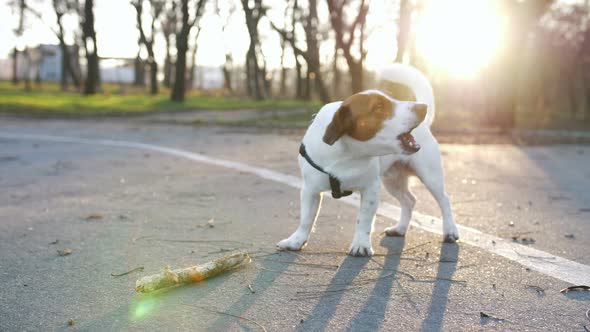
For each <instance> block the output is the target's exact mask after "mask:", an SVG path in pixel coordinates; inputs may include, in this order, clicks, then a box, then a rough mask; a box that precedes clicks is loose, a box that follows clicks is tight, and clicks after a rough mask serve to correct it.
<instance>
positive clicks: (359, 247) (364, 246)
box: [348, 241, 374, 257]
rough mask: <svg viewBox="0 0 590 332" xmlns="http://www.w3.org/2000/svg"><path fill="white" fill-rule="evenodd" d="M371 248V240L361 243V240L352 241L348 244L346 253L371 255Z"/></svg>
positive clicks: (358, 255)
mask: <svg viewBox="0 0 590 332" xmlns="http://www.w3.org/2000/svg"><path fill="white" fill-rule="evenodd" d="M373 253H374V252H373V248H371V242H370V241H369V242H368V243H361V241H354V242H353V243H352V246H350V251H348V254H349V255H350V256H357V257H360V256H373Z"/></svg>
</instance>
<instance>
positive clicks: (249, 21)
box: [241, 0, 267, 100]
mask: <svg viewBox="0 0 590 332" xmlns="http://www.w3.org/2000/svg"><path fill="white" fill-rule="evenodd" d="M241 1H242V7H243V8H244V15H245V16H246V26H247V28H248V34H249V35H250V45H249V47H248V52H247V53H246V86H247V88H248V94H249V95H250V96H252V97H254V98H256V99H257V100H262V99H264V98H265V97H266V96H267V91H265V82H264V80H265V77H264V73H263V70H262V69H261V68H260V65H259V63H258V53H259V51H260V41H259V38H258V23H259V21H260V19H261V18H262V17H263V16H264V13H265V11H266V8H265V7H263V6H262V0H254V1H252V2H253V5H252V7H250V4H249V3H250V1H248V0H241Z"/></svg>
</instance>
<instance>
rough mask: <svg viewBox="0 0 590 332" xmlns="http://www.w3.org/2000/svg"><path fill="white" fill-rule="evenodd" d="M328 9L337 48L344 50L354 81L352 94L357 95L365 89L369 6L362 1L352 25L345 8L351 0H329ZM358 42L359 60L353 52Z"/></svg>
mask: <svg viewBox="0 0 590 332" xmlns="http://www.w3.org/2000/svg"><path fill="white" fill-rule="evenodd" d="M327 2H328V9H329V10H330V22H331V23H332V28H333V29H334V33H335V41H336V46H337V47H338V48H339V49H341V50H342V55H343V56H344V58H345V59H346V63H347V65H348V71H349V73H350V78H351V80H352V92H353V93H357V92H360V91H362V89H363V62H364V60H365V58H366V56H367V51H366V50H365V49H364V38H365V36H364V30H365V19H366V17H367V12H368V10H369V6H368V5H367V4H366V3H365V0H361V2H360V5H359V7H358V10H356V11H355V12H356V16H355V18H354V20H353V21H352V23H350V24H349V23H347V22H345V20H346V15H345V8H346V7H347V5H349V3H350V1H349V0H327ZM357 30H358V33H359V36H358V40H357V38H356V34H357ZM346 37H348V38H346ZM355 40H357V42H356V45H358V53H359V54H360V56H359V58H358V59H357V58H355V56H354V55H353V54H354V53H353V51H352V46H353V44H354V43H355Z"/></svg>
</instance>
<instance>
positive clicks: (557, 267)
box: [0, 133, 590, 285]
mask: <svg viewBox="0 0 590 332" xmlns="http://www.w3.org/2000/svg"><path fill="white" fill-rule="evenodd" d="M0 138H5V139H17V140H19V139H20V140H38V141H51V142H63V143H77V144H91V145H102V146H111V147H122V148H132V149H140V150H149V151H155V152H160V153H164V154H168V155H171V156H176V157H182V158H186V159H189V160H193V161H198V162H202V163H207V164H211V165H216V166H221V167H225V168H229V169H233V170H236V171H241V172H247V173H251V174H254V175H256V176H259V177H261V178H263V179H267V180H271V181H274V182H279V183H282V184H285V185H288V186H291V187H293V188H297V189H301V185H302V181H301V179H300V178H298V177H296V176H292V175H288V174H283V173H279V172H276V171H272V170H269V169H265V168H260V167H254V166H250V165H246V164H243V163H240V162H236V161H230V160H224V159H219V158H213V157H209V156H205V155H202V154H199V153H194V152H189V151H184V150H179V149H174V148H169V147H164V146H159V145H152V144H145V143H137V142H127V141H115V140H104V139H85V138H76V137H64V136H49V135H30V134H10V133H0ZM340 201H341V202H344V203H347V204H350V205H353V206H356V207H358V206H359V201H360V197H359V195H358V194H354V195H352V196H348V197H344V198H342V199H341V200H340ZM377 213H378V214H379V215H381V216H384V217H387V218H390V219H394V220H399V216H400V208H399V207H397V206H394V205H392V204H389V203H385V202H382V203H380V207H379V210H378V211H377ZM412 225H414V226H415V227H417V228H420V229H423V230H425V231H428V232H431V233H435V234H442V221H441V220H440V219H439V218H436V217H433V216H429V215H426V214H421V213H419V212H416V211H414V213H413V218H412ZM457 226H458V227H459V230H460V234H459V235H460V236H461V241H462V242H465V243H468V244H470V245H473V246H475V247H478V248H482V249H484V250H486V251H489V252H492V253H494V254H496V255H499V256H502V257H505V258H508V259H510V260H512V261H514V262H517V263H519V264H521V265H523V266H526V267H528V268H530V269H532V270H535V271H538V272H541V273H543V274H545V275H548V276H551V277H553V278H556V279H560V280H563V281H566V282H569V283H571V284H574V285H590V266H587V265H584V264H580V263H576V262H574V261H570V260H568V259H565V258H563V257H559V256H555V255H552V254H550V253H547V252H544V251H541V250H537V249H534V248H530V247H528V246H524V245H521V244H518V243H513V242H511V241H509V240H506V239H502V238H500V237H497V236H494V235H489V234H485V233H482V232H480V231H478V230H477V229H474V228H470V227H466V226H461V225H457Z"/></svg>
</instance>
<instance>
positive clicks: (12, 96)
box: [0, 81, 320, 116]
mask: <svg viewBox="0 0 590 332" xmlns="http://www.w3.org/2000/svg"><path fill="white" fill-rule="evenodd" d="M102 88H103V90H104V92H103V93H101V94H97V95H93V96H84V95H82V94H80V93H78V92H62V91H60V90H59V86H58V85H57V84H55V83H43V86H42V87H36V86H35V85H34V84H33V91H30V92H27V91H24V89H23V86H22V85H17V86H14V85H12V83H11V82H7V81H0V113H5V114H6V113H8V114H20V115H38V116H53V115H56V116H97V115H129V114H141V113H150V112H158V111H180V110H196V109H208V110H229V109H277V110H279V109H294V108H307V109H310V110H311V109H315V110H317V109H319V106H320V103H319V102H315V101H311V102H309V101H301V100H292V99H269V100H262V101H258V100H252V99H247V98H238V97H227V96H221V95H204V94H201V93H199V92H198V91H191V92H189V93H188V94H187V96H186V99H185V102H184V103H175V102H172V101H170V98H169V90H167V89H162V92H161V93H160V94H158V95H155V96H151V95H149V94H147V93H145V91H143V89H137V88H133V87H122V86H120V85H114V84H110V85H109V84H104V85H103V87H102ZM123 90H125V91H124V92H123Z"/></svg>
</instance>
